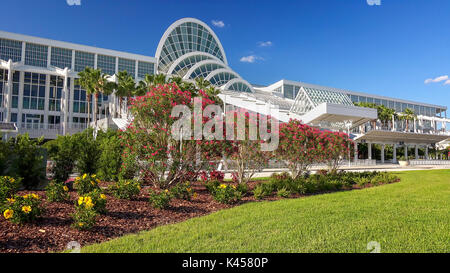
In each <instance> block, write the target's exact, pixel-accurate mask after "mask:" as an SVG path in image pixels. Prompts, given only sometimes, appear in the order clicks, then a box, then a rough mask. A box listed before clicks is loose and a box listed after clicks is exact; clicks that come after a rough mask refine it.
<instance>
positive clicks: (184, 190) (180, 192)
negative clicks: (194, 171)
mask: <svg viewBox="0 0 450 273" xmlns="http://www.w3.org/2000/svg"><path fill="white" fill-rule="evenodd" d="M170 192H171V193H172V195H173V197H175V198H178V199H184V200H188V201H190V200H191V199H192V196H193V194H194V191H193V190H192V187H191V183H189V182H185V183H181V184H178V185H175V186H174V187H172V188H171V189H170Z"/></svg>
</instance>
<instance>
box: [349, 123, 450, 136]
mask: <svg viewBox="0 0 450 273" xmlns="http://www.w3.org/2000/svg"><path fill="white" fill-rule="evenodd" d="M361 129H362V130H361ZM374 130H376V131H386V132H404V133H419V134H430V135H443V136H450V131H447V130H445V129H444V128H441V129H436V130H435V129H434V128H430V127H423V126H416V128H414V124H409V126H408V130H406V125H401V124H400V125H399V124H396V125H395V126H394V128H393V127H392V124H389V125H385V124H382V123H381V122H377V123H375V124H373V122H368V123H366V124H364V125H362V126H361V128H360V127H358V128H354V130H353V131H352V132H353V133H367V132H369V131H374Z"/></svg>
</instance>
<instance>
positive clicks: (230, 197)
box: [213, 184, 242, 204]
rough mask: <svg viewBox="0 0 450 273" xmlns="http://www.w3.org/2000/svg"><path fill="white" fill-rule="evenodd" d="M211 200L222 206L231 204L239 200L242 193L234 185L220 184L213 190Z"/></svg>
mask: <svg viewBox="0 0 450 273" xmlns="http://www.w3.org/2000/svg"><path fill="white" fill-rule="evenodd" d="M213 198H214V199H215V200H216V201H217V202H220V203H223V204H232V203H235V202H238V201H239V200H241V198H242V193H241V192H240V191H238V190H237V187H236V186H234V185H232V186H230V185H227V184H220V185H219V186H218V187H217V188H216V189H215V190H214V194H213Z"/></svg>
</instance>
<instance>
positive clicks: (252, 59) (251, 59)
mask: <svg viewBox="0 0 450 273" xmlns="http://www.w3.org/2000/svg"><path fill="white" fill-rule="evenodd" d="M257 60H263V58H262V57H259V56H256V55H249V56H244V57H242V58H241V60H240V61H241V62H243V63H254V62H256V61H257Z"/></svg>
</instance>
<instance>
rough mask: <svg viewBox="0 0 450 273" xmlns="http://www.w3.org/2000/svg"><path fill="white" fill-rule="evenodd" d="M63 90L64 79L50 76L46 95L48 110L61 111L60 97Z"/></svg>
mask: <svg viewBox="0 0 450 273" xmlns="http://www.w3.org/2000/svg"><path fill="white" fill-rule="evenodd" d="M63 88H64V78H63V77H57V76H50V89H49V94H48V98H49V100H48V110H49V111H61V97H62V91H63Z"/></svg>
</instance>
